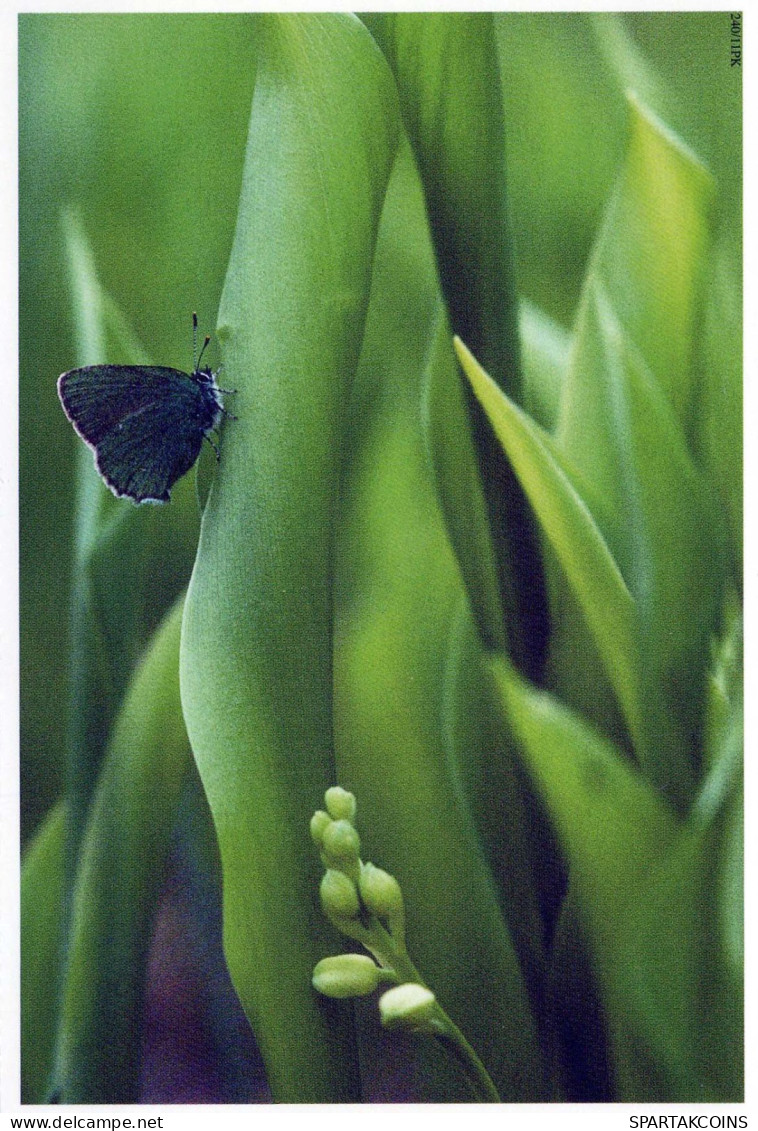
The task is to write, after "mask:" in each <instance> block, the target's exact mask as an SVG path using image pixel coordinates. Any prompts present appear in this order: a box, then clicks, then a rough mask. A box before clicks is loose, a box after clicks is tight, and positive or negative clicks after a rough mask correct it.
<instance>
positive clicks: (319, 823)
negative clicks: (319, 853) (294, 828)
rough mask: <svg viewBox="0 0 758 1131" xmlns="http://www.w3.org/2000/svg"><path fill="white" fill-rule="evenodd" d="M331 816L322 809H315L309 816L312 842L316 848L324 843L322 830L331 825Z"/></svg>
mask: <svg viewBox="0 0 758 1131" xmlns="http://www.w3.org/2000/svg"><path fill="white" fill-rule="evenodd" d="M331 823H332V818H331V817H330V816H329V814H328V813H325V812H324V810H323V809H317V810H316V812H315V813H314V814H313V816H312V817H311V836H312V837H313V843H314V844H315V845H316V847H317V848H321V847H322V846H323V843H324V832H325V830H326V829H327V828H328V827H329V825H331Z"/></svg>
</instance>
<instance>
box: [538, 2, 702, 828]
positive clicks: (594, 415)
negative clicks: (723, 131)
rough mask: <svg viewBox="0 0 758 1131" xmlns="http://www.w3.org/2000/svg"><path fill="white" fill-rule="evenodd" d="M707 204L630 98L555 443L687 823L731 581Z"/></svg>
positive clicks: (681, 150)
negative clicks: (625, 621) (601, 552)
mask: <svg viewBox="0 0 758 1131" xmlns="http://www.w3.org/2000/svg"><path fill="white" fill-rule="evenodd" d="M607 27H608V28H616V30H618V27H617V25H616V24H614V23H613V22H611V23H610V24H608V25H607ZM712 191H713V186H712V183H711V180H710V177H709V175H708V174H707V173H706V171H705V170H704V169H703V167H702V165H700V164H699V162H698V161H697V159H696V158H695V157H694V155H693V154H691V153H690V152H689V150H687V148H686V147H685V146H684V145H683V143H682V142H681V141H680V140H679V139H678V138H677V137H675V136H674V135H673V134H671V133H670V132H669V131H668V130H667V129H666V128H665V127H664V126H663V124H662V123H661V122H660V121H659V120H658V119H657V118H655V117H654V116H653V115H652V114H651V113H650V112H649V111H648V110H646V109H645V108H644V107H643V106H642V105H641V104H640V103H638V102H637V101H636V99H632V100H631V133H630V140H629V146H628V150H627V154H626V160H625V163H624V167H623V170H622V173H621V177H620V179H619V183H618V185H617V188H616V192H615V195H614V197H613V200H612V202H611V204H610V207H609V210H608V213H607V215H606V219H605V224H604V227H603V230H602V233H601V235H600V238H599V240H598V243H597V245H596V248H595V251H594V254H593V257H592V261H591V263H590V267H589V271H588V274H587V277H586V280H585V284H584V290H583V295H582V303H581V307H580V312H579V317H578V322H577V328H576V332H575V337H574V346H573V350H572V355H571V361H570V364H569V367H568V370H567V374H566V380H565V383H564V386H563V391H562V399H561V406H560V413H559V418H558V422H557V427H556V434H555V440H556V445H557V447H558V449H559V450H560V452H561V454H562V456H563V458H564V459H565V460H566V461H567V462H568V464H569V466H571V467H572V468H573V469H575V471H576V472H577V473H578V474H579V475H580V476H581V481H582V483H583V484H586V488H585V490H586V493H587V495H588V497H591V498H592V500H593V502H592V512H593V517H594V518H595V521H596V522H597V524H598V526H599V528H600V530H601V531H602V533H603V536H604V537H605V539H606V541H607V542H608V545H609V547H610V549H611V552H612V553H613V555H614V557H615V559H616V561H617V563H618V566H619V569H620V571H621V573H622V575H623V577H624V580H625V581H626V584H627V586H628V587H629V589H630V592H631V593H632V596H633V597H634V601H635V605H636V610H637V624H638V644H639V657H638V665H639V681H640V682H639V695H640V722H641V724H642V726H641V728H636V729H634V731H633V736H634V740H635V747H636V754H637V756H638V758H639V759H640V761H641V762H642V764H643V765H644V766H645V768H646V769H647V771H648V772H649V774H650V776H651V780H653V781H654V782H655V783H656V784H657V785H658V786H659V788H661V789H662V790H663V792H664V793H665V795H666V796H668V797H669V798H671V799H672V800H674V801H675V803H676V804H677V805H678V806H679V807H680V808H681V809H684V808H686V806H687V805H688V804H689V803H690V802H691V800H692V796H693V789H694V782H695V780H696V778H697V775H698V773H699V762H700V759H701V757H702V749H701V748H702V743H701V741H700V737H701V730H702V725H703V710H702V704H703V683H704V679H705V665H706V656H707V650H708V640H709V636H710V634H711V632H712V631H713V627H714V622H715V616H716V612H717V608H718V606H719V604H720V588H721V584H722V570H723V565H722V561H721V545H720V537H719V521H718V516H717V514H716V513H715V511H714V508H713V505H712V499H711V493H710V491H709V488H708V485H707V484H706V482H705V481H704V480H703V479H702V477H701V476H700V475H699V474H698V473H697V471H696V470H695V467H694V465H693V464H692V460H691V457H690V454H689V452H688V447H687V435H688V430H689V429H690V428H691V425H692V413H693V411H694V408H695V392H696V386H695V368H694V364H693V362H694V358H695V329H696V319H697V317H698V313H699V305H700V301H701V290H702V287H701V283H702V275H703V267H704V261H705V254H706V250H707V241H708V211H709V204H710V199H711V195H712ZM579 645H580V646H581V634H580V638H579ZM574 654H575V655H576V654H577V649H576V648H574ZM554 670H555V665H554ZM577 675H578V678H579V680H580V682H588V681H590V680H591V679H592V678H593V677H592V668H590V669H589V670H588V671H587V672H582V670H581V662H580V667H579V671H578V672H577Z"/></svg>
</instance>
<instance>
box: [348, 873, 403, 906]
mask: <svg viewBox="0 0 758 1131" xmlns="http://www.w3.org/2000/svg"><path fill="white" fill-rule="evenodd" d="M358 887H359V890H360V893H361V899H362V900H363V902H364V903H365V905H366V907H367V908H368V910H369V911H371V912H373V914H374V915H378V916H379V917H380V918H382V919H386V918H388V917H389V916H390V915H398V914H402V911H403V893H402V892H401V890H400V884H399V883H398V882H397V880H396V879H395V877H394V876H391V875H390V874H389V872H385V871H384V870H383V869H382V868H376V867H375V866H374V865H373V864H364V865H363V866H362V867H361V876H360V880H359V882H358Z"/></svg>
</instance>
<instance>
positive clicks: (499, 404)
mask: <svg viewBox="0 0 758 1131" xmlns="http://www.w3.org/2000/svg"><path fill="white" fill-rule="evenodd" d="M455 345H456V350H457V353H458V357H459V359H460V362H461V365H462V366H463V369H464V372H465V373H466V376H467V377H468V379H469V381H470V382H471V385H472V388H473V390H474V392H475V393H476V396H477V397H478V398H479V401H480V402H481V404H482V407H483V408H484V410H485V412H486V413H487V416H488V417H489V420H490V422H491V424H492V427H493V429H494V430H495V433H496V435H497V437H498V439H499V440H500V443H501V444H502V445H503V448H504V450H505V451H506V452H507V454H508V457H509V459H510V460H511V463H512V464H513V468H514V470H515V472H516V475H517V476H518V478H519V481H520V483H521V485H522V487H523V488H524V491H525V493H526V495H527V497H528V499H529V501H530V503H531V505H532V507H533V509H534V511H535V514H536V515H537V518H538V520H539V522H540V525H541V527H542V530H543V532H544V534H545V536H546V538H547V539H548V541H549V543H550V545H551V546H552V548H553V550H554V551H555V553H556V555H557V557H558V560H559V562H560V564H561V566H562V568H563V570H564V572H565V574H566V577H567V578H568V581H569V583H570V585H571V586H572V589H573V591H574V593H575V595H576V598H577V600H578V601H579V604H580V606H581V608H582V611H583V613H584V616H585V618H586V620H587V624H588V625H589V627H590V630H591V632H592V634H593V637H594V639H595V642H596V644H597V647H598V650H599V652H600V654H601V656H602V658H603V661H604V663H605V666H606V669H607V671H608V675H609V678H610V680H611V682H612V684H613V687H614V689H615V691H616V694H617V696H618V698H619V702H620V703H621V704H622V706H623V709H624V713H625V715H626V718H627V721H628V724H629V727H630V730H631V731H632V733H633V734H634V733H639V732H640V730H641V719H640V716H639V703H638V695H639V692H638V678H639V674H638V663H637V656H638V651H637V649H638V643H637V623H636V614H635V608H634V602H633V600H632V597H631V594H630V593H629V589H628V588H627V586H626V584H625V582H624V579H623V577H622V576H621V573H620V571H619V568H618V565H617V564H616V561H615V559H614V558H613V555H612V553H611V551H610V550H609V548H608V544H607V543H606V541H605V539H604V538H603V535H602V534H601V532H600V530H599V528H598V526H597V524H596V522H595V520H594V518H593V516H592V512H591V510H590V508H589V507H588V505H587V502H585V500H584V498H583V497H582V495H581V494H580V493H579V491H578V489H577V486H576V484H575V483H574V482H573V481H572V478H570V477H569V473H568V469H567V467H566V466H565V465H564V464H563V461H562V460H561V458H560V456H559V454H558V451H557V450H556V447H555V444H554V442H553V441H552V439H551V438H550V436H548V435H547V433H545V432H543V431H542V429H541V428H539V427H538V425H536V424H535V423H534V421H532V420H531V418H530V417H528V416H527V415H526V413H524V412H522V410H521V409H520V408H518V406H517V405H515V404H514V403H513V402H512V401H511V400H510V399H509V398H508V397H506V396H505V394H504V393H502V392H501V391H500V389H498V387H497V385H496V384H495V383H494V381H492V380H491V378H490V377H489V376H488V375H487V374H486V373H485V371H484V370H483V369H482V367H481V366H480V365H479V363H478V362H477V361H476V359H475V358H474V357H473V356H472V355H471V353H470V352H469V351H468V350H467V348H466V347H465V346H464V345H463V343H462V342H460V341H459V340H457V339H456V343H455Z"/></svg>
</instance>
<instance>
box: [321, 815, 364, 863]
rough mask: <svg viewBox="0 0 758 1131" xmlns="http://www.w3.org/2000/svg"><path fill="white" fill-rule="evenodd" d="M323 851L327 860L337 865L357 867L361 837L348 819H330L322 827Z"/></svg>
mask: <svg viewBox="0 0 758 1131" xmlns="http://www.w3.org/2000/svg"><path fill="white" fill-rule="evenodd" d="M322 843H323V846H324V853H325V854H326V856H327V857H328V858H329V862H330V863H333V864H335V865H339V867H343V866H345V865H347V866H353V867H357V864H358V857H359V856H360V853H361V839H360V837H359V836H358V833H357V832H356V831H355V829H354V828H353V826H352V825H351V824H350V822H349V821H344V820H341V821H332V823H331V824H330V825H327V827H326V828H325V829H324V835H323V842H322Z"/></svg>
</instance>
